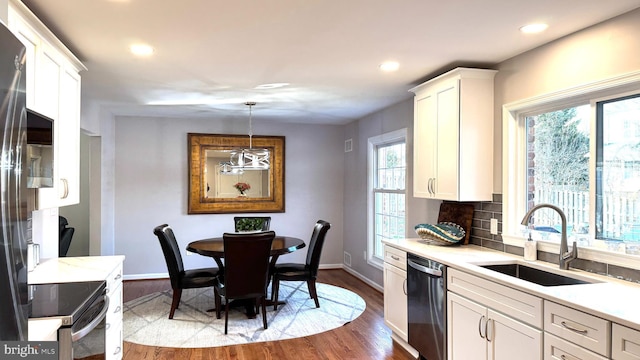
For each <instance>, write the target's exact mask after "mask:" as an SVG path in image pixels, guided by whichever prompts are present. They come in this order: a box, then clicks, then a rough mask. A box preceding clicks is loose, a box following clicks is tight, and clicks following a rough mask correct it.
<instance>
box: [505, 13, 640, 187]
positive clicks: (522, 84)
mask: <svg viewBox="0 0 640 360" xmlns="http://www.w3.org/2000/svg"><path fill="white" fill-rule="evenodd" d="M639 24H640V9H637V10H634V11H632V12H629V13H627V14H624V15H621V16H618V17H616V18H614V19H612V20H609V21H605V22H603V23H600V24H598V25H594V26H592V27H590V28H587V29H585V30H582V31H579V32H577V33H575V34H573V35H569V36H566V37H564V38H562V39H559V40H556V41H554V42H551V43H549V44H547V45H544V46H541V47H539V48H536V49H534V50H531V51H529V52H526V53H524V54H521V55H519V56H516V57H513V58H511V59H509V60H507V61H504V62H502V63H500V64H499V66H498V67H497V70H498V73H497V74H496V77H495V98H494V99H495V134H494V139H495V140H494V141H495V146H494V164H493V166H494V178H493V182H494V192H496V193H500V194H501V193H502V106H503V105H504V104H508V103H510V102H514V101H517V100H522V99H528V98H531V97H534V96H538V95H542V94H548V93H553V92H557V91H560V90H563V89H567V88H572V87H576V86H578V85H582V84H587V83H590V82H594V81H598V80H603V79H607V78H611V77H615V76H617V75H621V74H625V73H629V72H633V71H638V70H640V25H639Z"/></svg>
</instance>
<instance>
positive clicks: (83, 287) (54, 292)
mask: <svg viewBox="0 0 640 360" xmlns="http://www.w3.org/2000/svg"><path fill="white" fill-rule="evenodd" d="M105 288H106V282H105V281H85V282H70V283H57V284H35V285H29V294H30V303H31V304H30V311H29V318H30V319H42V318H49V319H51V318H59V319H60V320H62V326H71V325H73V324H74V323H75V322H76V321H77V320H78V319H79V318H80V316H81V315H82V314H83V313H84V312H85V311H86V310H87V309H88V308H89V307H91V305H92V304H93V303H95V302H96V301H97V300H98V299H99V298H101V297H102V296H103V295H104V293H105Z"/></svg>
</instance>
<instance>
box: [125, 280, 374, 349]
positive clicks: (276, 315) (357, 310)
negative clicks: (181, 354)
mask: <svg viewBox="0 0 640 360" xmlns="http://www.w3.org/2000/svg"><path fill="white" fill-rule="evenodd" d="M317 292H318V298H319V299H320V307H319V308H316V307H315V303H314V301H313V299H311V298H309V293H308V291H307V285H306V283H305V282H289V281H285V282H281V283H280V294H279V297H280V300H284V301H286V304H285V305H280V306H278V310H277V311H273V306H271V307H267V326H268V329H267V330H264V329H263V328H262V315H261V314H260V315H258V316H256V318H255V319H248V318H247V317H246V315H245V314H244V312H241V311H244V309H243V308H240V309H238V310H232V311H230V312H229V330H228V334H227V335H224V311H222V313H221V315H222V316H221V318H220V319H216V316H215V311H214V312H207V310H208V309H211V308H212V307H214V296H213V289H212V288H206V289H186V290H184V291H183V292H182V301H181V303H180V307H179V308H178V309H177V310H176V312H175V314H174V317H173V320H169V318H168V317H169V309H170V308H171V294H172V292H171V291H165V292H159V293H153V294H150V295H146V296H143V297H141V298H138V299H135V300H131V301H128V302H127V303H125V304H124V314H123V315H124V340H125V341H129V342H133V343H136V344H142V345H150V346H164V347H178V348H201V347H216V346H226V345H234V344H246V343H252V342H262V341H273V340H283V339H291V338H296V337H302V336H307V335H313V334H317V333H321V332H325V331H328V330H331V329H335V328H337V327H339V326H342V325H345V324H347V323H349V322H350V321H352V320H354V319H356V318H357V317H358V316H360V314H362V312H363V311H364V309H365V307H366V303H365V301H364V300H363V299H362V298H361V297H360V296H358V295H357V294H355V293H353V292H351V291H349V290H346V289H343V288H340V287H337V286H332V285H327V284H320V283H319V284H317ZM268 293H269V294H270V293H271V290H270V289H269V292H268ZM223 303H224V300H223Z"/></svg>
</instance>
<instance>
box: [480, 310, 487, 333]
mask: <svg viewBox="0 0 640 360" xmlns="http://www.w3.org/2000/svg"><path fill="white" fill-rule="evenodd" d="M482 320H484V315H482V317H480V320H478V334H480V337H481V338H483V339H484V334H483V333H482V328H483V326H482ZM486 326H487V324H486V323H485V326H484V331H485V333H486V331H487V327H486Z"/></svg>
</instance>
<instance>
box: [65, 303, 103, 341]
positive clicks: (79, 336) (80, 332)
mask: <svg viewBox="0 0 640 360" xmlns="http://www.w3.org/2000/svg"><path fill="white" fill-rule="evenodd" d="M107 311H109V297H108V296H105V297H104V306H103V307H102V310H101V311H100V313H99V314H98V316H96V317H95V318H94V319H93V320H91V322H90V323H89V324H87V326H85V327H83V328H82V329H80V330H78V331H76V332H72V333H71V341H78V340H80V339H82V338H83V337H84V336H85V335H87V334H88V333H90V332H91V330H93V329H95V328H96V326H98V325H99V324H100V322H102V320H103V319H104V318H105V317H106V316H107Z"/></svg>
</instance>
